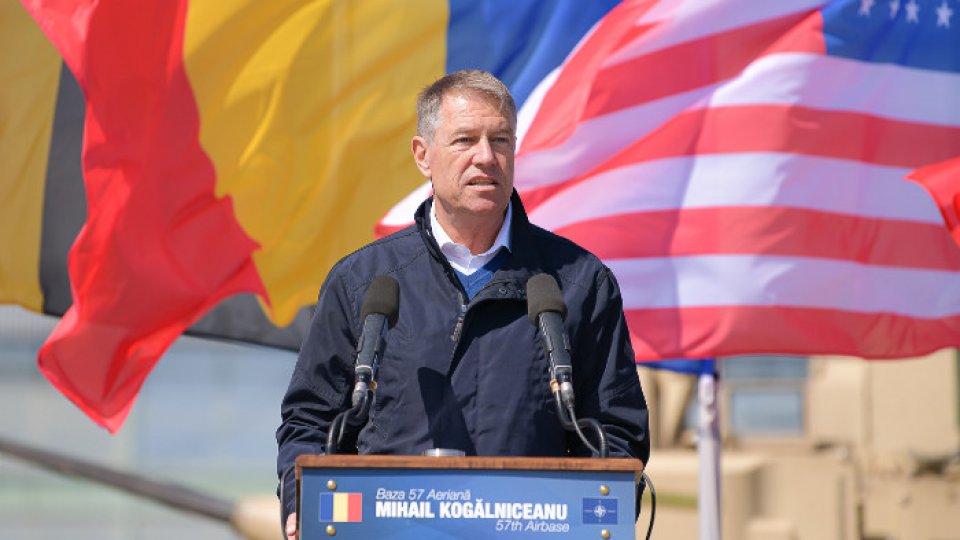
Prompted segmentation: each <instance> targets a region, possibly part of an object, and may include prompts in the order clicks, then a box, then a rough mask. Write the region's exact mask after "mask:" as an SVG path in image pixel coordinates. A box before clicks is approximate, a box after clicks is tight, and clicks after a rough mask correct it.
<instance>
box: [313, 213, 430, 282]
mask: <svg viewBox="0 0 960 540" xmlns="http://www.w3.org/2000/svg"><path fill="white" fill-rule="evenodd" d="M426 254H427V252H426V246H424V244H423V240H422V239H421V237H420V232H419V231H418V230H417V228H416V226H414V225H411V226H409V227H406V228H404V229H401V230H399V231H397V232H395V233H393V234H391V235H389V236H385V237H383V238H380V239H379V240H376V241H374V242H371V243H369V244H367V245H365V246H363V247H361V248H360V249H358V250H356V251H354V252H353V253H350V254H349V255H347V256H345V257H343V258H342V259H340V261H339V262H337V264H335V265H334V266H333V268H332V269H331V270H330V275H331V277H334V276H336V277H337V278H338V279H340V280H341V281H342V283H343V285H344V287H345V288H346V289H347V291H348V292H350V293H354V292H356V291H357V289H364V288H366V286H367V285H368V284H369V283H370V282H371V281H373V279H374V278H375V277H377V276H382V275H391V274H396V273H398V272H400V271H402V270H403V269H404V268H406V267H408V266H410V265H412V264H414V263H415V262H416V261H417V260H418V259H420V258H421V257H424V256H425V255H426Z"/></svg>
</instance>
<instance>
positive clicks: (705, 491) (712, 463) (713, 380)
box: [697, 370, 721, 540]
mask: <svg viewBox="0 0 960 540" xmlns="http://www.w3.org/2000/svg"><path fill="white" fill-rule="evenodd" d="M718 379H719V377H718V375H717V374H716V372H714V371H713V370H711V372H710V373H706V372H705V373H701V374H700V379H699V381H698V388H697V390H698V396H699V399H698V400H697V402H698V408H699V414H698V415H697V417H698V437H697V455H698V458H699V462H700V471H699V484H700V496H699V497H698V498H697V501H698V502H697V510H698V514H699V516H700V540H720V538H721V534H720V516H721V514H720V421H719V406H718V403H717V393H718V392H717V390H718Z"/></svg>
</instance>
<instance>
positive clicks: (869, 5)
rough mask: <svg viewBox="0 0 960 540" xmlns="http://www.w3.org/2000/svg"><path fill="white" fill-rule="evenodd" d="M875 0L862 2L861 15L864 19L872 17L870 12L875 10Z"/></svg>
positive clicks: (862, 0) (863, 0)
mask: <svg viewBox="0 0 960 540" xmlns="http://www.w3.org/2000/svg"><path fill="white" fill-rule="evenodd" d="M873 2H874V0H860V15H862V16H864V17H869V16H870V10H871V9H873Z"/></svg>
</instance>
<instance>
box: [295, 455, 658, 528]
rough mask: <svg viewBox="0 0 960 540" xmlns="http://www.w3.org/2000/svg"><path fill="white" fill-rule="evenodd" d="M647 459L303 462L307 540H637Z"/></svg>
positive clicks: (331, 459)
mask: <svg viewBox="0 0 960 540" xmlns="http://www.w3.org/2000/svg"><path fill="white" fill-rule="evenodd" d="M642 470H643V464H642V462H640V461H639V460H634V459H623V458H611V459H603V460H600V459H582V458H482V457H401V456H339V455H334V456H301V457H300V458H298V459H297V478H298V486H299V500H300V504H299V514H298V516H299V519H300V535H301V538H303V539H306V540H316V539H321V538H342V539H347V540H349V539H374V538H376V539H395V540H405V539H417V540H421V539H424V538H431V539H432V538H438V539H439V538H451V539H453V538H455V539H503V540H508V539H516V538H531V537H539V538H551V539H552V538H577V539H590V538H596V539H598V540H603V539H611V538H612V539H633V538H635V534H634V519H635V515H634V511H635V504H636V486H637V481H638V480H639V476H640V473H641V472H642Z"/></svg>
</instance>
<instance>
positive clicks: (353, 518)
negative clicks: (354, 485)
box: [347, 493, 363, 523]
mask: <svg viewBox="0 0 960 540" xmlns="http://www.w3.org/2000/svg"><path fill="white" fill-rule="evenodd" d="M347 495H348V502H347V505H348V509H347V521H349V522H351V523H356V522H359V521H363V495H362V494H360V493H348V494H347Z"/></svg>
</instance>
